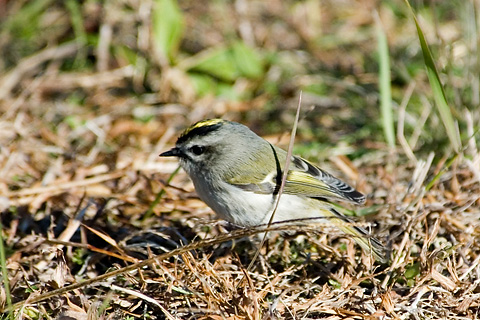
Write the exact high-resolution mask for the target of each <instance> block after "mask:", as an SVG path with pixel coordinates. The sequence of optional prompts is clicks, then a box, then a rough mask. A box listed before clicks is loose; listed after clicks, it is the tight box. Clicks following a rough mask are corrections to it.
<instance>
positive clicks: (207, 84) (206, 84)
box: [187, 73, 217, 97]
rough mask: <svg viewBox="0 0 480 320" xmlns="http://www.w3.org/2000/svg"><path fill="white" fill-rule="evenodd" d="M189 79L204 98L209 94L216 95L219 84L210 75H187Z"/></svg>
mask: <svg viewBox="0 0 480 320" xmlns="http://www.w3.org/2000/svg"><path fill="white" fill-rule="evenodd" d="M187 75H188V78H189V79H190V81H191V82H192V84H193V87H194V88H195V92H196V93H197V94H198V95H199V96H200V97H203V96H205V95H207V94H209V93H215V89H216V87H217V83H216V82H215V80H214V79H213V78H212V77H211V76H209V75H208V74H202V73H187Z"/></svg>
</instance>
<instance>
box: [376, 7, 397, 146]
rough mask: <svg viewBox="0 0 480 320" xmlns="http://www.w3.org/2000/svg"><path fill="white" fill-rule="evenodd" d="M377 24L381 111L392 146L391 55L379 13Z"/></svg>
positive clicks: (393, 132) (393, 130)
mask: <svg viewBox="0 0 480 320" xmlns="http://www.w3.org/2000/svg"><path fill="white" fill-rule="evenodd" d="M375 20H376V25H377V43H378V65H379V77H380V79H379V83H378V85H379V89H380V112H381V115H382V126H383V132H384V134H385V139H386V140H387V143H388V146H389V147H390V148H394V147H395V128H394V122H393V111H392V89H391V77H390V55H389V51H388V42H387V36H386V35H385V32H384V30H383V25H382V23H381V21H380V17H379V16H378V14H376V15H375Z"/></svg>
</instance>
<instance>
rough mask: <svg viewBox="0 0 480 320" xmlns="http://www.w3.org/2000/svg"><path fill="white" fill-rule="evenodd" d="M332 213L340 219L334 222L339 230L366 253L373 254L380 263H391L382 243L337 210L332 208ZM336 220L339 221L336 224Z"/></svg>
mask: <svg viewBox="0 0 480 320" xmlns="http://www.w3.org/2000/svg"><path fill="white" fill-rule="evenodd" d="M330 211H331V212H332V213H333V214H334V215H335V216H336V217H337V218H338V219H333V220H334V221H332V222H333V223H334V224H335V225H336V226H337V228H339V229H340V230H342V231H343V232H345V233H346V234H349V235H352V236H353V238H354V240H355V242H356V243H358V245H359V246H360V247H362V249H363V250H365V252H368V253H371V254H372V255H373V257H374V258H375V260H377V261H378V262H380V263H384V264H385V263H387V262H388V261H389V258H388V250H387V248H386V247H385V246H384V245H383V244H382V243H381V242H380V241H378V240H377V239H375V238H373V237H372V236H371V235H370V233H369V232H368V231H367V230H365V229H363V228H361V227H358V226H354V225H352V223H353V222H352V221H351V220H350V219H349V218H348V217H346V216H345V215H343V214H341V213H340V212H338V211H337V210H335V209H333V208H330ZM335 220H339V221H337V222H335Z"/></svg>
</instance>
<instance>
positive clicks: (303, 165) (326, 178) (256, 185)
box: [160, 119, 387, 263]
mask: <svg viewBox="0 0 480 320" xmlns="http://www.w3.org/2000/svg"><path fill="white" fill-rule="evenodd" d="M160 156H162V157H172V156H173V157H178V158H179V159H180V165H181V166H182V167H183V169H184V170H185V171H186V172H187V173H188V175H189V176H190V178H191V179H192V180H193V184H194V185H195V189H196V191H197V193H198V195H199V196H200V198H201V199H202V200H203V201H204V202H205V203H206V204H208V205H209V206H210V207H211V208H212V209H213V211H215V212H216V213H217V214H218V215H219V216H220V217H221V218H223V219H225V220H227V221H229V222H231V223H233V224H236V225H239V226H243V227H250V226H258V225H262V224H268V222H269V220H270V217H271V214H272V212H273V208H274V206H275V202H276V199H277V196H278V193H279V189H280V185H281V182H282V175H283V167H284V166H285V161H286V157H287V152H285V151H284V150H282V149H280V148H277V147H275V146H273V145H272V144H270V143H269V142H268V141H266V140H265V139H263V138H261V137H259V136H258V135H256V134H255V133H254V132H253V131H251V130H250V129H249V128H248V127H246V126H244V125H242V124H240V123H236V122H232V121H226V120H222V119H211V120H203V121H200V122H197V123H195V124H194V125H192V126H190V127H189V128H187V129H186V130H185V131H184V132H183V133H182V134H181V135H180V137H179V138H178V140H177V142H176V145H175V147H174V148H172V149H171V150H169V151H166V152H164V153H162V154H161V155H160ZM288 169H289V171H288V175H287V179H286V183H285V187H284V190H283V193H282V195H281V198H280V202H279V204H278V208H277V210H276V212H275V214H274V218H273V222H282V221H288V222H295V223H299V222H300V223H301V222H302V219H303V222H305V223H312V220H311V219H315V218H318V219H319V220H320V222H329V223H332V224H334V225H335V226H336V227H337V228H339V229H340V230H342V231H343V232H345V233H347V234H350V235H353V236H354V239H355V241H356V242H357V243H358V244H359V245H360V246H361V247H362V248H363V249H364V250H366V251H367V252H371V253H373V255H374V257H375V259H376V260H378V261H379V262H383V263H384V262H386V261H387V259H386V257H385V252H386V250H385V248H384V246H383V245H382V244H381V243H380V242H379V241H378V240H376V239H374V238H371V237H370V236H369V233H368V232H367V231H366V230H365V229H363V228H360V227H357V226H353V225H352V224H349V222H351V221H350V220H349V219H348V218H347V217H345V216H344V215H342V214H341V213H340V212H338V211H337V210H336V209H334V208H333V207H332V205H331V204H330V201H332V200H343V201H348V202H352V203H356V204H361V203H364V202H365V196H364V195H363V194H361V193H360V192H358V191H357V190H355V189H354V188H352V187H351V186H349V185H348V184H346V183H345V182H343V181H341V180H339V179H337V178H335V177H334V176H332V175H330V174H329V173H327V172H325V171H323V170H322V169H320V168H319V167H317V166H315V165H313V164H311V163H310V162H308V161H306V160H304V159H302V158H300V157H296V156H293V157H292V159H291V164H290V166H289V168H288ZM322 218H324V219H322ZM305 219H308V220H307V221H305ZM315 221H316V220H313V222H315Z"/></svg>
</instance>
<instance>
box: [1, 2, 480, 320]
mask: <svg viewBox="0 0 480 320" xmlns="http://www.w3.org/2000/svg"><path fill="white" fill-rule="evenodd" d="M411 5H412V8H410V7H409V4H408V3H407V2H405V1H401V0H387V1H373V0H365V1H354V0H341V1H338V0H335V1H333V0H324V1H315V0H305V1H281V0H269V1H260V0H235V1H194V0H181V1H178V2H177V1H174V0H143V1H139V0H121V1H99V0H85V1H75V0H65V1H58V0H57V1H56V0H28V1H27V0H17V1H8V0H6V1H0V19H1V20H0V56H1V59H0V70H1V72H0V212H1V224H2V228H1V233H0V234H1V237H2V241H0V244H1V246H0V260H1V265H2V273H1V275H2V277H1V281H2V287H1V291H0V304H1V308H2V309H3V311H4V313H3V315H2V316H1V318H2V319H136V318H142V319H234V318H235V319H236V318H239V319H276V318H288V319H290V318H291V319H300V318H302V319H303V318H306V319H307V318H308V319H312V318H322V319H360V318H367V319H377V318H378V319H477V318H479V317H480V311H479V308H480V303H479V301H480V264H479V261H480V201H479V197H480V190H479V189H480V188H479V182H480V155H479V152H478V146H479V145H478V137H479V135H478V129H479V123H480V108H479V101H480V87H479V80H480V54H479V39H480V36H479V31H480V29H479V20H478V17H479V14H480V3H479V2H478V1H476V0H461V1H460V0H454V1H412V2H411ZM300 91H303V98H302V105H303V106H302V111H301V120H300V122H299V127H298V132H297V138H296V143H295V146H294V153H296V154H300V155H302V156H303V157H306V158H308V159H310V160H312V161H313V162H316V163H321V164H322V166H323V167H326V168H328V170H329V171H332V172H333V173H335V174H336V175H338V176H341V177H342V178H343V179H344V180H346V181H349V182H350V183H352V184H354V185H356V187H357V188H358V189H359V190H360V191H362V192H364V193H365V194H368V200H367V204H366V206H364V207H362V208H346V209H345V210H348V209H349V212H350V214H352V215H356V216H357V218H355V219H356V220H358V223H362V224H365V225H367V226H369V227H370V228H371V229H372V232H373V233H374V234H375V235H376V237H377V238H378V239H380V240H381V241H382V242H383V243H384V244H385V245H386V246H387V247H388V248H389V249H390V250H391V252H392V258H391V262H390V263H389V264H388V265H379V264H377V263H376V262H374V261H372V259H371V257H369V256H368V254H365V253H364V252H362V251H361V250H360V249H359V248H357V247H356V246H355V245H354V242H353V239H351V238H348V237H346V236H345V235H341V234H338V233H337V232H335V230H329V229H327V228H326V226H321V225H320V226H305V227H304V228H301V229H300V230H297V232H296V233H288V234H284V235H283V236H281V235H280V234H274V235H273V236H272V237H270V238H269V240H268V243H267V244H266V245H264V246H263V247H261V248H260V255H259V257H258V258H256V259H255V252H256V250H257V248H258V247H259V243H260V241H259V239H260V237H255V236H253V235H252V234H253V233H259V232H260V231H259V230H240V231H232V230H231V226H228V225H225V223H222V222H217V221H216V220H215V217H214V214H213V213H212V212H211V210H210V209H209V208H207V207H206V206H205V204H204V203H202V202H201V201H199V200H198V199H197V197H196V196H195V193H194V189H193V186H192V185H191V183H190V182H189V180H188V178H187V177H186V174H185V173H184V172H183V171H178V170H177V163H176V162H175V161H173V159H172V160H170V159H160V158H159V157H158V155H159V154H160V153H161V152H162V151H165V150H167V149H168V148H169V147H171V145H172V144H174V142H175V138H176V136H177V135H178V134H179V133H180V132H181V130H182V129H184V128H185V127H186V126H188V125H190V124H191V123H193V122H195V121H198V120H201V119H205V118H212V117H222V118H225V119H230V120H235V121H239V122H242V123H244V124H246V125H248V126H249V127H251V128H252V130H254V131H255V132H257V133H258V134H260V135H262V136H264V137H266V138H267V139H269V140H270V141H272V142H273V143H275V144H277V145H280V146H283V147H286V146H287V143H288V139H289V138H288V137H289V133H290V130H291V128H292V126H293V122H294V115H295V109H296V105H297V103H298V99H299V92H300ZM297 229H298V228H297ZM247 233H248V235H249V236H247V235H246V234H247ZM234 238H235V239H234ZM187 244H190V246H187ZM192 244H193V245H192ZM185 246H187V247H185ZM172 250H173V251H172ZM165 252H167V254H165ZM168 252H170V253H168ZM155 256H156V257H157V258H156V260H153V259H151V260H147V262H144V263H143V264H136V263H139V261H144V259H147V258H148V257H155ZM252 261H253V263H252V265H251V266H249V264H250V263H251V262H252ZM126 266H127V268H128V269H120V268H124V267H126ZM128 266H130V267H128ZM132 266H133V267H132ZM118 269H120V272H117V273H110V272H112V270H118ZM105 275H106V276H105ZM72 284H73V285H76V287H72V286H71V285H72Z"/></svg>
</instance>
